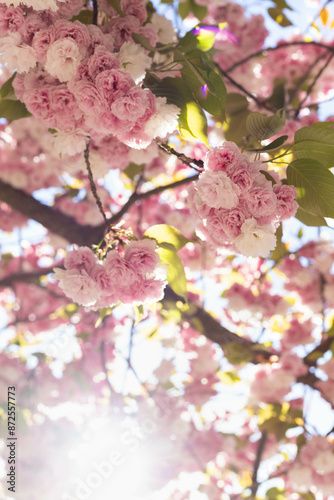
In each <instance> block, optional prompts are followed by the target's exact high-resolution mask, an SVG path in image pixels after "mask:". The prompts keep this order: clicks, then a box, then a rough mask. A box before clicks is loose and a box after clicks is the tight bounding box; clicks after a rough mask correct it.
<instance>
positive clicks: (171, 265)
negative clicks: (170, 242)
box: [157, 248, 187, 300]
mask: <svg viewBox="0 0 334 500" xmlns="http://www.w3.org/2000/svg"><path fill="white" fill-rule="evenodd" d="M157 252H158V254H159V255H160V260H161V263H162V264H167V265H168V267H167V281H168V283H169V285H170V286H171V288H172V290H173V291H174V292H175V293H176V294H177V295H179V296H180V297H182V298H183V299H185V300H187V279H186V275H185V272H184V267H183V264H182V261H181V259H180V257H179V256H178V255H177V254H176V253H175V251H173V250H168V249H167V248H159V249H158V250H157Z"/></svg>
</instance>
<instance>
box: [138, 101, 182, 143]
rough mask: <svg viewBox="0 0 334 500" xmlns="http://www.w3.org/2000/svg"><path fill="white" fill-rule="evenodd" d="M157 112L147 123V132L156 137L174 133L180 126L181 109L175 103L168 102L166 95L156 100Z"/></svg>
mask: <svg viewBox="0 0 334 500" xmlns="http://www.w3.org/2000/svg"><path fill="white" fill-rule="evenodd" d="M155 107H156V113H155V115H153V116H151V118H150V119H149V120H148V122H147V123H146V127H145V132H146V134H147V135H149V136H150V137H152V139H154V138H155V137H165V136H166V135H167V134H172V133H173V132H174V130H175V129H176V128H177V126H178V121H177V117H178V115H179V113H180V111H181V110H180V109H179V108H178V107H177V106H175V105H174V104H167V99H166V97H157V98H156V100H155Z"/></svg>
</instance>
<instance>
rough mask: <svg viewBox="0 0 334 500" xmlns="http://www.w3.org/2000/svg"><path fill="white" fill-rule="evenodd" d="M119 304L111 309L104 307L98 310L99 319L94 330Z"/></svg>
mask: <svg viewBox="0 0 334 500" xmlns="http://www.w3.org/2000/svg"><path fill="white" fill-rule="evenodd" d="M119 304H120V302H118V304H116V305H114V306H112V307H104V308H103V309H99V313H100V315H99V318H98V320H97V321H96V323H95V328H98V327H99V326H100V324H101V323H102V321H103V320H104V318H106V317H107V316H109V315H110V314H111V313H112V311H113V310H114V309H115V308H116V307H117V306H118V305H119Z"/></svg>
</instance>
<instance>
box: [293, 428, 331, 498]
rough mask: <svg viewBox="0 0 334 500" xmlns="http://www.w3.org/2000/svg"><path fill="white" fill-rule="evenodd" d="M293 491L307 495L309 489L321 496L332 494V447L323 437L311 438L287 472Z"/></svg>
mask: <svg viewBox="0 0 334 500" xmlns="http://www.w3.org/2000/svg"><path fill="white" fill-rule="evenodd" d="M288 480H289V483H291V485H292V487H293V489H294V491H296V490H297V491H299V492H300V493H307V492H308V491H309V489H310V488H311V487H313V491H314V488H316V491H317V492H319V493H322V494H323V495H325V496H326V498H327V495H329V496H330V498H331V495H332V494H333V483H334V446H333V442H330V440H329V439H327V438H326V437H323V436H312V437H311V439H309V440H308V441H307V442H306V444H305V445H304V446H303V447H302V448H301V450H300V453H299V454H298V458H297V460H296V461H295V462H294V463H293V464H292V466H291V468H290V469H289V472H288Z"/></svg>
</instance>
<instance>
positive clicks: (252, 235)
mask: <svg viewBox="0 0 334 500" xmlns="http://www.w3.org/2000/svg"><path fill="white" fill-rule="evenodd" d="M234 244H235V246H236V247H237V249H238V250H239V252H240V253H242V254H243V255H246V257H257V256H260V257H267V256H268V254H269V252H270V251H271V250H274V249H275V247H276V236H275V229H274V228H273V227H272V226H259V225H258V224H257V222H256V220H255V219H253V218H251V219H247V220H246V221H245V222H244V223H243V225H242V226H241V234H240V235H239V236H238V237H237V238H236V239H235V241H234Z"/></svg>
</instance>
